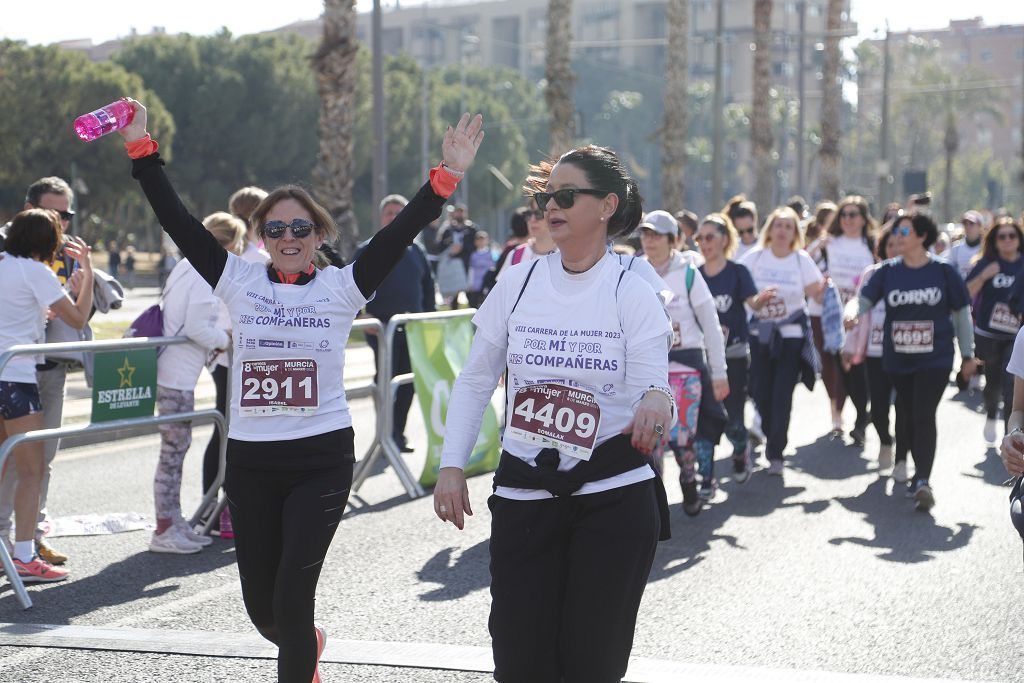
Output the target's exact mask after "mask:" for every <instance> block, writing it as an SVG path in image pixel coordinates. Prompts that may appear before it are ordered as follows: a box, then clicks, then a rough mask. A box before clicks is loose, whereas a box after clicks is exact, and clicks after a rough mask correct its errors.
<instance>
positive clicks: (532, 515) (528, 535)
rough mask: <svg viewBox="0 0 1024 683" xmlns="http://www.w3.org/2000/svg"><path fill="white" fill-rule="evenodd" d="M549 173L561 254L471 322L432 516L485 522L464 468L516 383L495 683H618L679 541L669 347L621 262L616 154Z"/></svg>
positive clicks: (502, 283)
mask: <svg viewBox="0 0 1024 683" xmlns="http://www.w3.org/2000/svg"><path fill="white" fill-rule="evenodd" d="M533 171H534V173H533V175H531V177H530V178H529V179H528V181H527V185H528V188H529V189H530V190H533V191H536V190H543V191H542V192H536V194H534V197H535V198H536V200H537V206H538V207H540V208H542V209H544V210H545V211H546V214H547V219H548V224H549V226H550V230H551V237H552V239H553V240H554V242H555V244H556V245H557V246H558V251H557V252H555V253H552V254H549V255H547V256H544V257H542V258H539V259H537V260H535V261H533V262H532V263H528V264H527V263H521V264H519V265H516V266H513V267H511V268H510V269H508V270H507V271H506V272H505V274H504V275H503V276H502V277H501V278H500V279H499V280H498V283H497V285H496V286H495V288H494V289H493V290H492V291H491V295H490V296H489V297H487V299H486V300H485V301H484V303H483V305H482V306H481V307H480V310H479V311H478V312H477V314H476V316H475V317H474V319H473V322H474V323H475V324H476V327H477V333H476V336H475V337H474V339H473V346H472V350H471V351H470V356H469V359H468V361H467V362H466V365H465V366H464V367H463V369H462V372H461V374H460V375H459V377H458V379H457V380H456V382H455V387H454V389H453V390H452V397H451V402H450V403H449V406H448V416H449V419H448V421H447V426H446V431H445V442H444V449H443V451H442V454H441V471H440V475H439V477H438V483H437V486H436V487H435V489H434V510H435V512H436V513H437V516H438V517H439V518H440V519H442V520H444V521H450V522H453V523H454V524H455V525H456V526H457V527H458V528H459V529H461V528H463V524H464V515H468V514H472V508H471V507H470V504H469V497H468V492H467V489H466V480H465V477H464V476H463V468H464V467H465V465H466V463H467V461H468V459H469V455H470V452H471V451H472V448H473V444H474V443H475V442H476V440H477V437H478V436H479V427H480V421H481V419H482V416H483V411H484V408H485V406H486V405H487V403H488V402H489V400H490V397H491V395H492V394H493V392H494V388H495V386H496V385H497V384H498V380H499V378H500V377H501V375H502V373H503V372H505V371H506V367H507V373H508V376H507V380H506V384H505V386H506V387H507V401H506V415H507V418H506V426H505V432H504V436H503V441H502V445H503V448H504V451H503V452H502V455H501V462H500V464H499V466H498V471H497V472H496V474H495V478H494V484H495V492H494V495H492V496H491V497H490V498H489V499H488V507H489V508H490V510H491V541H490V552H491V563H490V570H491V597H492V602H491V615H490V620H489V624H490V632H491V639H492V646H493V651H494V664H495V671H494V677H495V679H496V680H498V681H503V682H514V683H520V682H526V681H529V682H530V683H558V682H559V681H613V680H614V681H617V680H620V679H621V678H622V676H623V674H625V672H626V665H627V664H628V661H629V652H630V649H631V648H632V643H633V630H634V627H635V625H636V616H637V611H638V609H639V607H640V598H641V596H642V595H643V592H644V586H645V584H646V582H647V576H648V574H649V573H650V570H651V566H652V563H653V561H654V551H655V547H656V545H657V541H658V539H659V537H661V538H667V534H668V522H667V514H668V509H667V503H666V502H665V500H666V499H665V497H664V487H663V486H662V485H661V479H660V478H659V477H657V475H656V474H655V472H654V470H653V469H652V467H651V463H650V459H649V454H650V452H651V450H652V449H653V448H654V446H655V444H656V442H657V440H658V438H659V437H660V436H662V435H664V434H665V433H667V432H668V430H669V428H670V427H671V426H672V418H673V401H672V398H671V393H670V392H669V389H668V356H667V354H666V350H667V348H668V343H669V335H670V333H671V330H670V328H669V324H668V320H667V319H666V317H665V312H664V309H663V308H662V305H661V302H660V301H659V300H658V297H657V295H655V293H654V291H653V290H652V288H651V287H650V286H649V285H648V284H647V283H646V282H645V281H644V280H643V279H642V278H641V277H639V276H638V275H636V274H635V273H633V272H630V271H627V270H625V269H624V268H623V267H622V266H621V265H620V264H619V261H618V259H617V258H616V257H615V255H613V254H610V253H609V252H608V249H607V239H608V237H609V236H615V235H619V234H624V233H628V232H630V231H632V230H633V229H634V228H636V226H637V224H638V223H639V222H640V217H641V215H642V208H641V199H640V195H639V192H638V189H637V185H636V182H635V181H634V180H633V179H632V178H630V177H628V176H627V175H626V172H625V169H624V168H623V166H622V163H621V162H620V161H619V159H618V157H616V156H615V154H614V152H612V151H611V150H608V149H605V148H602V147H595V146H587V147H581V148H579V149H575V150H572V151H570V152H567V153H566V154H564V155H562V157H561V158H560V159H559V160H558V161H557V163H555V164H554V165H551V164H548V163H542V164H539V165H538V166H536V167H534V169H533ZM506 363H507V366H506ZM662 520H665V521H662Z"/></svg>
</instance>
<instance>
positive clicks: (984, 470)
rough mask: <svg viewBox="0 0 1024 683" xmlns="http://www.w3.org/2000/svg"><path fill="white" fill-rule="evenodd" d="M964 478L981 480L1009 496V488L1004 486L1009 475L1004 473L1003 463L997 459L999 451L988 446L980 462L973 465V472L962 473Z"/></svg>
mask: <svg viewBox="0 0 1024 683" xmlns="http://www.w3.org/2000/svg"><path fill="white" fill-rule="evenodd" d="M963 475H964V476H965V477H970V478H972V479H981V480H982V481H984V482H985V483H986V484H991V485H992V486H998V487H1000V488H1005V489H1006V495H1010V488H1009V486H1008V485H1006V484H1005V482H1006V480H1007V479H1008V478H1009V476H1010V475H1009V474H1007V473H1006V468H1005V467H1003V461H1002V459H1001V458H1000V457H999V450H998V449H996V448H994V447H992V446H989V447H988V448H986V449H985V455H984V458H983V459H982V461H981V462H979V463H976V464H975V465H974V470H973V471H965V472H963Z"/></svg>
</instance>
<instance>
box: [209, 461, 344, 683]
mask: <svg viewBox="0 0 1024 683" xmlns="http://www.w3.org/2000/svg"><path fill="white" fill-rule="evenodd" d="M235 443H236V442H232V445H234V444H235ZM232 455H234V454H232ZM351 485H352V463H351V462H344V463H340V464H338V465H336V466H332V467H328V468H323V469H314V470H301V471H294V472H293V471H274V470H263V469H253V468H249V467H242V466H239V465H237V464H235V463H234V462H232V461H229V464H228V471H227V479H226V481H225V483H224V489H225V491H226V492H227V496H228V505H230V507H231V523H232V525H233V526H234V531H235V555H236V559H237V562H238V575H239V578H240V579H241V581H242V599H243V601H244V602H245V609H246V611H247V612H248V613H249V619H250V620H252V623H253V625H255V626H256V629H257V630H258V631H259V632H260V635H262V636H263V637H264V638H266V639H267V640H269V641H271V642H272V643H274V644H275V645H277V647H278V655H277V675H278V683H309V681H311V680H312V679H313V672H314V670H315V669H316V634H315V632H314V630H313V607H314V604H315V602H316V584H317V581H318V580H319V578H320V569H321V567H322V566H323V561H324V557H325V556H326V555H327V549H328V548H329V547H330V545H331V539H333V538H334V532H335V531H336V530H337V529H338V523H339V522H340V521H341V516H342V514H343V513H344V512H345V505H346V503H347V502H348V494H349V488H350V487H351Z"/></svg>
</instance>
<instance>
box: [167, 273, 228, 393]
mask: <svg viewBox="0 0 1024 683" xmlns="http://www.w3.org/2000/svg"><path fill="white" fill-rule="evenodd" d="M163 309H164V335H165V336H168V337H173V336H185V337H188V338H189V339H191V340H192V342H193V343H191V344H175V345H173V346H168V347H165V348H164V350H163V352H162V353H161V354H160V357H159V359H158V360H157V379H156V382H157V384H159V385H160V386H162V387H166V388H168V389H177V390H179V391H193V390H194V389H195V387H196V382H198V381H199V374H200V373H201V372H202V371H203V366H204V365H206V361H207V358H208V356H209V354H210V352H211V351H212V350H213V349H223V348H225V347H227V345H228V344H230V343H231V340H230V339H229V338H228V335H227V332H225V330H224V329H223V327H221V326H219V325H218V319H219V318H220V300H219V299H218V298H217V297H215V296H214V295H213V290H212V289H211V288H210V285H209V284H208V283H207V282H206V281H205V280H204V279H203V278H202V277H201V276H200V275H199V273H197V272H196V270H195V268H193V267H192V266H191V264H189V262H188V260H186V259H182V260H181V261H178V263H177V265H175V266H174V270H172V271H171V275H170V277H168V278H167V284H165V285H164V301H163Z"/></svg>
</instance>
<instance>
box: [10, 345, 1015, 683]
mask: <svg viewBox="0 0 1024 683" xmlns="http://www.w3.org/2000/svg"><path fill="white" fill-rule="evenodd" d="M363 362H365V361H363ZM979 400H980V397H978V396H973V397H969V396H965V395H961V396H958V397H954V395H953V390H952V389H950V391H949V393H948V394H947V399H946V400H944V401H943V402H942V404H941V406H940V408H939V412H938V420H939V425H940V426H939V453H938V457H937V463H936V467H935V473H934V476H933V485H934V489H935V494H936V498H937V501H938V502H937V505H936V507H935V509H934V510H933V513H932V514H922V513H919V512H915V511H914V510H913V507H912V503H911V501H910V500H909V499H907V498H905V497H904V495H903V492H902V490H900V487H895V489H894V486H893V483H892V481H891V480H889V479H886V478H880V477H879V476H878V473H877V468H876V466H875V457H874V456H875V453H876V452H877V442H876V441H875V440H874V439H873V435H872V436H870V437H869V441H868V444H867V446H866V447H865V449H864V451H863V452H861V450H860V449H858V448H856V447H853V446H850V445H846V444H843V443H839V442H834V441H829V440H827V439H826V438H824V437H823V436H822V435H823V434H824V433H825V432H826V430H827V428H828V426H829V423H830V420H829V415H828V407H827V402H826V399H825V395H824V392H823V390H822V388H821V386H820V383H819V386H818V388H817V391H816V392H814V393H813V394H811V393H808V392H806V391H805V390H804V389H803V388H802V387H801V388H798V389H797V392H796V401H795V410H794V420H793V427H792V429H791V439H790V441H791V451H790V452H791V455H790V456H789V457H788V465H789V468H788V469H787V471H786V474H785V477H784V478H782V479H779V478H775V477H769V476H768V475H767V474H766V472H764V471H758V472H757V473H756V474H755V475H754V476H753V477H752V479H751V481H750V482H749V483H747V484H745V485H743V486H738V485H736V484H734V483H732V482H730V481H729V480H728V476H727V472H728V470H729V465H728V460H727V458H728V452H727V450H728V449H727V448H720V449H719V457H720V458H721V460H720V464H719V472H721V473H723V475H725V476H724V479H725V480H724V484H723V487H722V490H721V491H720V492H719V495H718V497H717V498H716V499H715V500H714V501H713V503H712V505H711V506H710V507H709V508H707V509H706V510H705V511H704V512H703V513H702V514H701V515H700V516H699V517H697V518H692V519H691V518H687V517H685V516H684V515H683V513H682V510H681V506H679V505H678V503H679V501H680V500H681V496H680V493H679V491H678V487H677V486H676V485H675V484H674V482H675V477H676V469H675V465H674V463H668V464H667V468H666V470H667V471H666V481H667V482H669V485H668V489H669V495H670V501H671V502H672V503H673V510H672V522H673V538H672V539H671V540H670V541H667V542H665V543H662V544H661V546H660V547H659V550H658V555H657V559H656V563H655V568H654V571H653V573H652V575H651V579H650V583H649V586H648V588H647V592H646V594H645V596H644V602H643V605H642V607H641V611H640V616H639V621H638V625H637V631H636V640H635V644H634V651H633V654H634V655H635V656H638V657H646V658H654V659H660V660H670V661H673V662H685V663H689V664H694V665H716V666H723V665H724V666H736V667H739V666H742V667H753V670H755V671H764V672H767V671H769V670H772V671H777V670H788V671H790V672H792V677H793V678H792V679H795V678H796V677H797V675H798V673H800V672H803V674H804V675H807V674H806V672H809V671H810V672H814V671H827V672H848V673H853V674H864V675H865V680H867V675H889V676H901V677H913V678H940V679H953V680H972V681H973V680H979V681H980V680H984V681H1003V680H1020V679H1021V676H1020V675H1019V674H1018V671H1019V669H1020V664H1019V660H1018V659H1017V658H1016V656H1015V655H1014V653H1015V652H1018V650H1017V647H1019V643H1020V635H1019V634H1021V633H1024V613H1022V610H1021V609H1020V608H1019V606H1018V603H1017V601H1018V600H1019V599H1020V586H1021V573H1022V559H1021V542H1020V540H1019V538H1018V537H1017V535H1016V533H1015V532H1014V530H1013V528H1012V527H1011V526H1010V523H1009V519H1008V515H1007V504H1006V493H1007V490H1006V489H1005V487H1003V486H1002V482H1003V480H1004V479H1005V474H1004V472H1003V470H1002V467H1001V465H1000V463H999V461H998V457H997V456H996V453H995V451H994V450H993V449H988V450H986V448H985V446H984V445H983V444H982V439H981V430H982V423H983V416H982V415H981V414H980V413H979V412H978V406H977V404H978V401H979ZM353 412H354V418H355V424H356V434H357V452H358V453H362V452H363V450H364V449H365V447H366V446H367V445H368V443H369V439H370V438H371V437H372V434H371V430H372V425H373V408H372V404H371V403H370V402H369V401H368V400H359V401H355V402H353ZM848 420H852V416H849V415H848ZM411 423H412V424H411V427H410V436H411V440H412V442H413V443H414V444H416V445H422V444H423V439H424V436H423V431H422V422H421V420H420V418H419V417H418V416H416V415H414V417H413V419H412V420H411ZM209 433H210V428H208V427H205V428H197V429H196V434H195V440H194V444H193V447H192V451H191V452H190V455H189V458H188V460H186V463H185V466H186V472H187V478H186V481H185V486H184V491H183V499H184V501H185V502H186V505H187V506H194V505H195V504H196V503H197V502H198V500H199V490H198V489H199V484H198V479H199V472H200V458H201V452H202V449H203V448H204V447H205V444H206V440H207V439H208V436H209ZM157 450H158V439H157V437H155V436H146V437H141V438H135V439H129V440H124V441H120V442H115V443H107V444H100V445H95V446H89V447H84V448H77V449H69V450H65V451H62V452H61V454H60V455H59V456H58V460H57V465H56V467H57V469H56V473H55V475H54V479H53V484H52V488H51V497H50V500H51V512H52V513H53V514H54V515H56V516H65V515H74V514H84V513H96V512H128V511H135V512H142V513H147V514H152V512H151V508H152V493H151V491H152V485H151V481H152V474H153V471H154V467H155V463H156V458H157ZM410 459H411V461H412V466H413V470H414V471H417V472H418V471H419V467H420V463H419V462H417V459H416V456H415V455H414V456H412V457H411V458H410ZM762 463H763V460H762ZM470 491H471V495H472V500H473V503H474V507H475V510H476V512H477V514H476V516H475V517H473V518H472V519H471V520H470V521H469V523H468V525H467V527H466V530H465V531H463V532H459V531H457V530H455V529H454V528H453V527H451V526H446V525H443V524H441V523H440V522H439V521H437V520H436V519H435V518H434V517H433V514H432V507H431V502H430V499H429V497H428V498H424V499H420V500H414V501H411V500H408V499H407V498H406V497H405V496H404V493H403V490H402V488H401V486H400V484H399V482H398V480H397V478H396V477H395V476H394V475H393V473H391V472H390V471H388V470H379V471H378V472H377V473H375V474H374V475H373V476H372V477H371V478H370V479H369V480H368V481H367V483H366V484H365V485H364V487H363V488H362V489H361V490H360V491H359V492H358V494H356V495H354V496H353V498H352V506H351V510H350V511H349V513H348V515H347V517H346V519H345V521H344V523H343V524H342V525H341V527H340V530H339V533H338V536H337V537H336V539H335V542H334V545H333V546H332V548H331V551H330V554H329V556H328V559H327V561H326V563H325V566H324V573H323V577H322V579H321V582H320V588H319V593H318V603H317V614H318V619H319V620H320V621H322V622H323V623H324V624H325V625H326V627H327V629H328V632H329V633H331V634H332V637H335V638H344V639H351V640H360V641H387V642H391V643H411V642H425V643H439V644H448V645H473V646H484V647H486V646H488V645H489V638H488V634H487V612H488V604H489V595H488V591H487V587H488V573H487V562H488V552H487V537H488V526H489V514H488V512H487V506H486V504H485V501H486V497H487V495H488V494H489V492H490V482H489V477H477V478H475V479H473V480H471V482H470ZM147 542H148V532H131V533H123V534H117V535H109V536H96V537H68V538H59V539H54V540H53V543H54V544H55V545H56V546H58V547H59V548H61V549H62V550H64V551H66V552H68V553H69V554H70V555H71V556H72V560H71V562H70V563H69V567H70V569H71V570H72V572H73V580H71V581H69V582H67V583H64V584H57V585H50V586H42V587H31V588H30V592H31V595H32V598H33V600H34V601H35V606H34V607H33V608H32V609H31V610H27V611H23V610H22V609H21V608H20V606H19V605H18V604H17V602H16V600H15V598H14V596H13V593H12V592H11V590H10V589H9V587H8V586H7V585H6V584H3V585H0V623H28V624H74V625H83V626H111V627H116V628H138V629H155V630H166V631H178V630H189V631H207V632H213V633H220V634H251V633H252V632H253V629H252V627H251V625H250V624H249V622H248V619H247V618H246V615H245V611H244V609H243V606H242V603H241V598H240V595H239V591H238V588H237V583H238V579H237V574H236V570H235V567H234V565H233V551H232V547H231V544H230V542H226V541H221V540H219V539H218V540H215V542H214V544H213V545H212V546H211V547H210V548H208V549H206V550H204V551H203V552H202V553H200V554H199V555H195V556H184V557H178V556H166V555H154V554H151V553H149V552H147V551H146V546H147ZM3 632H4V629H3V628H2V627H0V636H2V635H3ZM322 673H323V678H324V680H325V681H329V682H335V681H403V682H404V681H416V682H418V681H424V682H426V681H458V682H461V681H486V680H490V677H489V676H488V675H486V674H483V673H471V672H457V671H445V670H427V669H415V668H396V667H386V666H366V665H352V664H334V663H328V664H325V665H324V666H323V668H322ZM766 677H767V673H766V674H765V676H764V678H766ZM759 678H762V677H761V676H758V675H756V674H755V675H752V676H750V677H749V678H747V680H757V679H759ZM273 679H274V665H273V662H272V661H271V660H267V659H245V658H232V657H198V656H189V655H160V654H143V653H124V652H96V651H89V650H70V649H48V648H27V647H16V646H8V647H0V680H3V681H19V682H25V683H30V682H32V683H34V682H37V681H38V682H42V681H115V682H122V681H125V682H128V681H229V680H230V681H269V680H273ZM705 679H706V680H709V681H716V680H725V679H724V678H722V677H715V676H714V675H711V674H707V675H706V676H705ZM730 680H731V679H730ZM737 680H739V679H737ZM806 680H815V675H814V674H810V678H806ZM851 680H860V679H859V677H857V678H856V679H851Z"/></svg>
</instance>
